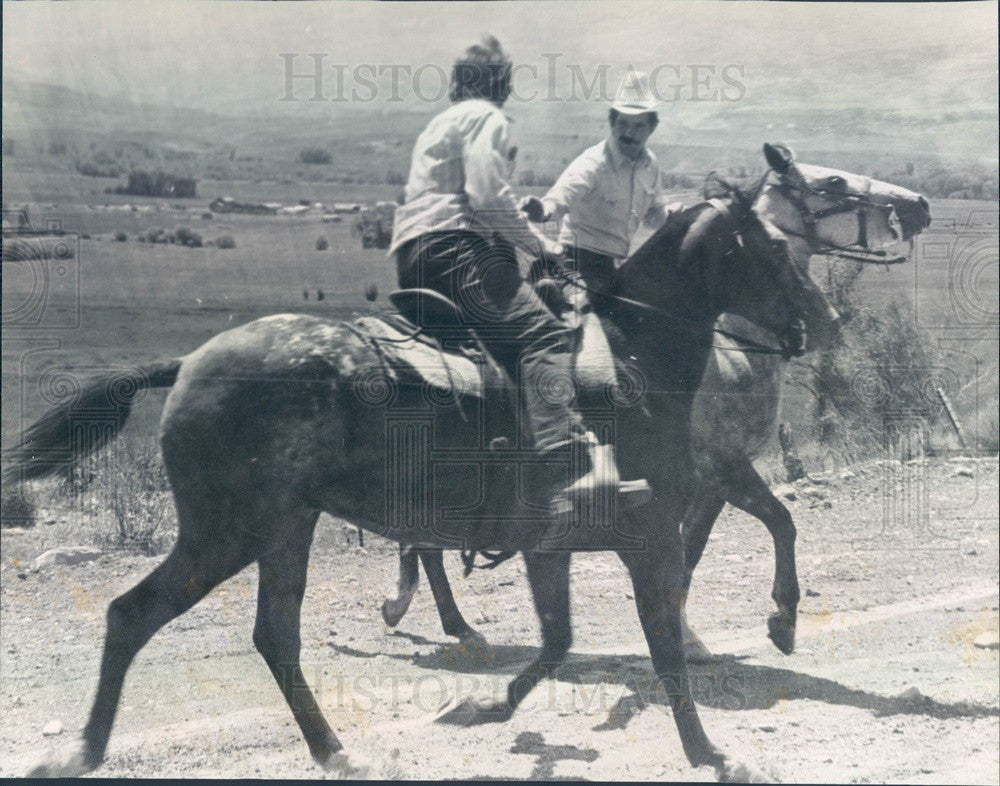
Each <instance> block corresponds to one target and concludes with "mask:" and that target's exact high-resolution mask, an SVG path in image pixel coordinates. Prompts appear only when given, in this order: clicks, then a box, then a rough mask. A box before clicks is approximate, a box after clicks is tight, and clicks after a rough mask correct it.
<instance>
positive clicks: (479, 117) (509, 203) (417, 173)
mask: <svg viewBox="0 0 1000 786" xmlns="http://www.w3.org/2000/svg"><path fill="white" fill-rule="evenodd" d="M511 122H512V121H511V120H509V119H508V118H507V117H506V116H505V115H504V114H503V112H502V111H500V109H499V108H498V107H497V106H496V105H495V104H492V103H490V102H489V101H484V100H479V99H472V100H466V101H460V102H458V103H456V104H452V105H451V106H450V107H449V108H448V109H446V110H444V111H443V112H441V113H440V114H439V115H437V116H436V117H434V119H433V120H431V121H430V123H428V124H427V127H426V128H425V129H424V130H423V132H422V133H421V134H420V136H419V137H417V142H416V145H414V148H413V159H412V161H411V162H410V175H409V178H408V180H407V183H406V201H405V202H404V204H403V205H401V206H400V207H399V208H398V209H397V210H396V216H395V221H394V224H393V230H392V243H391V245H390V246H389V253H390V254H391V253H392V252H394V251H395V250H396V249H397V248H399V246H401V245H402V244H403V243H405V242H406V241H408V240H412V239H413V238H415V237H419V236H420V235H423V234H425V233H427V232H437V231H444V230H453V229H474V230H479V231H494V232H497V233H499V234H501V235H503V236H504V237H506V238H508V239H509V240H511V241H513V242H515V243H517V244H521V245H527V247H528V248H529V249H537V248H538V239H537V235H536V233H535V232H534V231H533V230H532V228H531V227H530V226H529V225H528V222H527V220H526V219H525V218H524V215H523V214H522V213H521V212H520V211H519V210H518V209H517V200H516V199H515V198H514V193H513V191H512V189H511V187H510V183H509V180H510V177H511V176H512V174H513V171H514V163H515V157H516V155H517V148H516V147H515V146H514V144H513V143H512V140H511Z"/></svg>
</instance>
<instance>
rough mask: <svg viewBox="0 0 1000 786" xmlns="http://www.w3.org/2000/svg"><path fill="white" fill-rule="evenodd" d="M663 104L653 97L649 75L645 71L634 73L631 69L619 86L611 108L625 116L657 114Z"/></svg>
mask: <svg viewBox="0 0 1000 786" xmlns="http://www.w3.org/2000/svg"><path fill="white" fill-rule="evenodd" d="M661 103H662V102H660V101H657V100H656V99H655V98H654V96H653V91H652V89H651V88H650V84H649V74H647V73H646V72H645V71H633V70H632V69H631V68H630V69H629V72H628V73H627V74H625V77H624V78H623V79H622V81H621V84H620V85H618V90H617V91H616V92H615V100H614V103H613V104H612V105H611V108H612V109H614V110H616V111H618V112H621V113H622V114H623V115H641V114H644V113H646V112H655V111H656V110H657V107H659V106H660V104H661Z"/></svg>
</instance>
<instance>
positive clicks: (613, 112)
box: [608, 109, 660, 128]
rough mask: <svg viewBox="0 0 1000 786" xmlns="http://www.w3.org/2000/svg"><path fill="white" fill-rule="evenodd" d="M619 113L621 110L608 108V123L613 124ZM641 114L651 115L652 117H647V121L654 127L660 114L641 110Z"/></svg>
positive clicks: (658, 120)
mask: <svg viewBox="0 0 1000 786" xmlns="http://www.w3.org/2000/svg"><path fill="white" fill-rule="evenodd" d="M620 114H621V112H619V111H618V110H617V109H609V110H608V123H610V124H611V125H614V124H615V121H616V120H617V119H618V115H620ZM642 114H644V115H652V117H651V118H650V119H649V123H650V125H652V126H653V128H656V126H657V125H658V124H659V122H660V116H659V115H658V114H656V112H643V113H642Z"/></svg>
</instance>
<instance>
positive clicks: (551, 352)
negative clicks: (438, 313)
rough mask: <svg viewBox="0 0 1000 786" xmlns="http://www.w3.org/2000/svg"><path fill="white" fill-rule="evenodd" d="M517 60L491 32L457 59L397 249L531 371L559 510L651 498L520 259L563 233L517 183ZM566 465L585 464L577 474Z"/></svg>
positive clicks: (484, 337) (424, 282) (424, 147)
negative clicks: (511, 115) (506, 109)
mask: <svg viewBox="0 0 1000 786" xmlns="http://www.w3.org/2000/svg"><path fill="white" fill-rule="evenodd" d="M511 67H512V64H511V61H510V59H509V58H508V57H507V55H506V54H505V53H504V51H503V49H502V48H501V47H500V43H499V42H498V41H497V40H496V38H493V37H492V36H487V37H485V38H484V39H483V41H482V43H481V44H477V45H474V46H471V47H469V48H468V49H467V50H466V52H465V54H464V55H463V56H462V57H460V58H459V59H458V60H457V61H456V63H455V65H454V67H453V69H452V76H451V89H450V97H451V100H452V105H451V106H450V107H449V108H448V109H445V110H444V111H443V112H441V113H440V114H438V115H437V116H436V117H434V118H433V119H432V120H431V121H430V123H428V125H427V127H426V128H425V129H424V131H423V132H422V133H421V134H420V136H419V137H418V138H417V142H416V145H415V147H414V150H413V158H412V161H411V166H410V173H409V178H408V180H407V184H406V194H405V202H404V204H403V205H401V206H400V207H399V208H398V209H397V211H396V215H395V221H394V226H393V239H392V243H391V245H390V254H392V255H394V256H395V259H396V264H397V271H398V276H399V284H400V286H401V287H404V288H425V289H432V290H435V291H436V292H439V293H440V294H443V295H445V296H446V297H448V298H450V299H451V300H452V301H453V302H454V303H455V305H456V306H457V307H458V310H459V312H460V314H461V315H462V318H463V321H465V323H466V324H470V325H471V326H474V327H475V329H476V332H477V334H478V335H479V337H480V339H481V341H482V342H483V344H484V345H485V347H486V348H487V349H488V350H489V351H490V353H491V354H492V355H493V356H494V357H495V358H496V360H497V361H498V362H499V363H500V364H501V365H503V366H504V367H505V369H506V371H507V372H508V373H509V374H510V376H511V378H512V379H514V380H515V381H519V382H520V386H521V389H522V391H523V400H524V410H525V411H526V413H527V421H528V425H529V427H530V429H531V432H532V435H533V437H534V448H535V450H536V451H537V452H538V453H540V454H542V456H544V457H548V458H551V459H555V460H554V461H548V462H540V463H539V464H538V466H537V467H533V468H532V472H531V473H529V474H530V477H531V479H532V481H534V482H537V483H538V484H539V486H540V488H541V489H542V493H543V494H544V496H545V498H546V499H545V501H546V502H547V503H548V505H549V510H550V512H551V513H552V514H553V515H554V516H557V517H561V516H565V515H568V514H570V513H572V511H573V509H574V507H575V505H576V504H577V503H580V502H586V501H590V502H591V503H592V502H593V501H594V498H595V497H597V496H598V495H599V496H600V497H602V498H603V497H604V496H605V494H607V493H610V494H612V495H615V496H616V497H617V500H618V502H619V504H620V505H622V506H629V505H632V504H636V503H640V502H643V501H645V499H648V494H647V493H646V491H645V490H646V489H648V485H647V484H645V482H644V481H642V482H639V481H632V482H622V481H621V480H620V476H619V473H618V469H617V465H616V463H615V460H614V457H613V454H612V450H611V448H610V446H598V445H596V444H595V443H596V442H597V440H596V438H595V437H594V436H593V435H592V434H591V433H589V432H588V431H587V430H586V429H585V427H584V425H583V420H582V418H581V417H580V414H579V413H578V412H577V411H576V410H575V409H574V408H573V406H572V396H571V393H572V391H573V382H572V381H573V368H572V355H571V336H570V334H569V332H568V329H567V327H566V325H564V324H563V323H562V322H561V321H560V320H559V319H557V318H556V317H555V316H554V315H553V314H552V312H551V311H549V309H548V308H547V307H546V306H545V304H544V303H543V302H542V301H541V299H540V298H539V296H538V295H537V294H536V293H535V291H534V289H533V288H532V287H531V286H530V285H529V284H528V283H527V282H526V281H525V280H524V278H523V277H522V275H521V272H520V269H519V266H518V260H517V255H516V252H515V247H516V246H520V247H521V248H524V249H526V250H527V251H528V252H529V253H530V254H531V255H532V256H541V255H544V254H545V253H546V251H547V248H546V244H548V245H549V246H551V245H552V244H551V242H550V241H547V240H546V239H545V238H544V236H542V235H541V233H540V232H539V231H538V230H536V229H535V228H534V227H532V226H531V225H530V224H529V223H528V222H527V220H526V219H525V216H524V215H523V214H522V213H520V212H519V210H518V203H517V201H516V199H515V198H514V195H513V192H512V190H511V187H510V183H509V180H510V177H511V175H512V174H513V169H514V161H515V156H516V151H517V148H516V147H515V146H514V144H513V141H512V138H511V136H512V135H511V131H512V123H511V121H510V120H509V119H508V118H507V117H506V116H505V115H504V113H503V112H502V111H501V107H502V106H503V105H504V103H505V102H506V100H507V98H508V97H509V95H510V77H511ZM567 393H568V394H570V395H567ZM567 467H580V468H581V469H580V471H581V472H582V474H581V476H580V477H577V478H575V479H574V478H568V476H567V469H566V468H567ZM567 480H569V481H570V482H569V484H568V485H567Z"/></svg>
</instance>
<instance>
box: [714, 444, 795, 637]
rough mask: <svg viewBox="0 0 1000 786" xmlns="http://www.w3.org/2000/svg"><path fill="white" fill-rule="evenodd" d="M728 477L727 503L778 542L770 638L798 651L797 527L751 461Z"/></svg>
mask: <svg viewBox="0 0 1000 786" xmlns="http://www.w3.org/2000/svg"><path fill="white" fill-rule="evenodd" d="M728 469H729V471H728V477H727V481H728V482H727V487H728V489H727V490H728V493H727V495H726V500H727V501H728V502H729V503H730V504H732V505H735V506H736V507H738V508H739V509H740V510H744V511H746V512H747V513H749V514H750V515H751V516H755V517H756V518H759V519H760V520H761V521H763V522H764V526H766V527H767V529H768V531H769V532H770V533H771V537H772V538H773V539H774V586H773V589H772V590H771V597H772V598H773V599H774V602H775V603H776V604H777V606H778V610H777V611H776V612H775V613H774V614H772V615H771V616H770V617H769V618H768V620H767V627H768V634H767V635H768V638H769V639H771V641H773V642H774V646H776V647H777V648H778V649H779V650H781V651H782V652H783V653H785V654H786V655H788V654H790V653H791V652H792V651H793V650H794V649H795V623H796V619H797V616H796V615H797V613H798V605H799V579H798V574H797V572H796V569H795V524H794V522H793V521H792V514H791V513H789V512H788V508H786V507H785V506H784V505H782V504H781V502H780V501H779V500H778V498H777V497H775V496H774V494H772V493H771V490H770V489H769V488H768V487H767V484H766V483H765V482H764V480H763V479H762V478H761V476H760V475H758V474H757V470H755V469H754V468H753V464H752V463H751V462H750V459H748V458H745V457H744V460H742V461H739V462H734V463H733V464H732V465H731V466H730V467H729V468H728Z"/></svg>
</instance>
